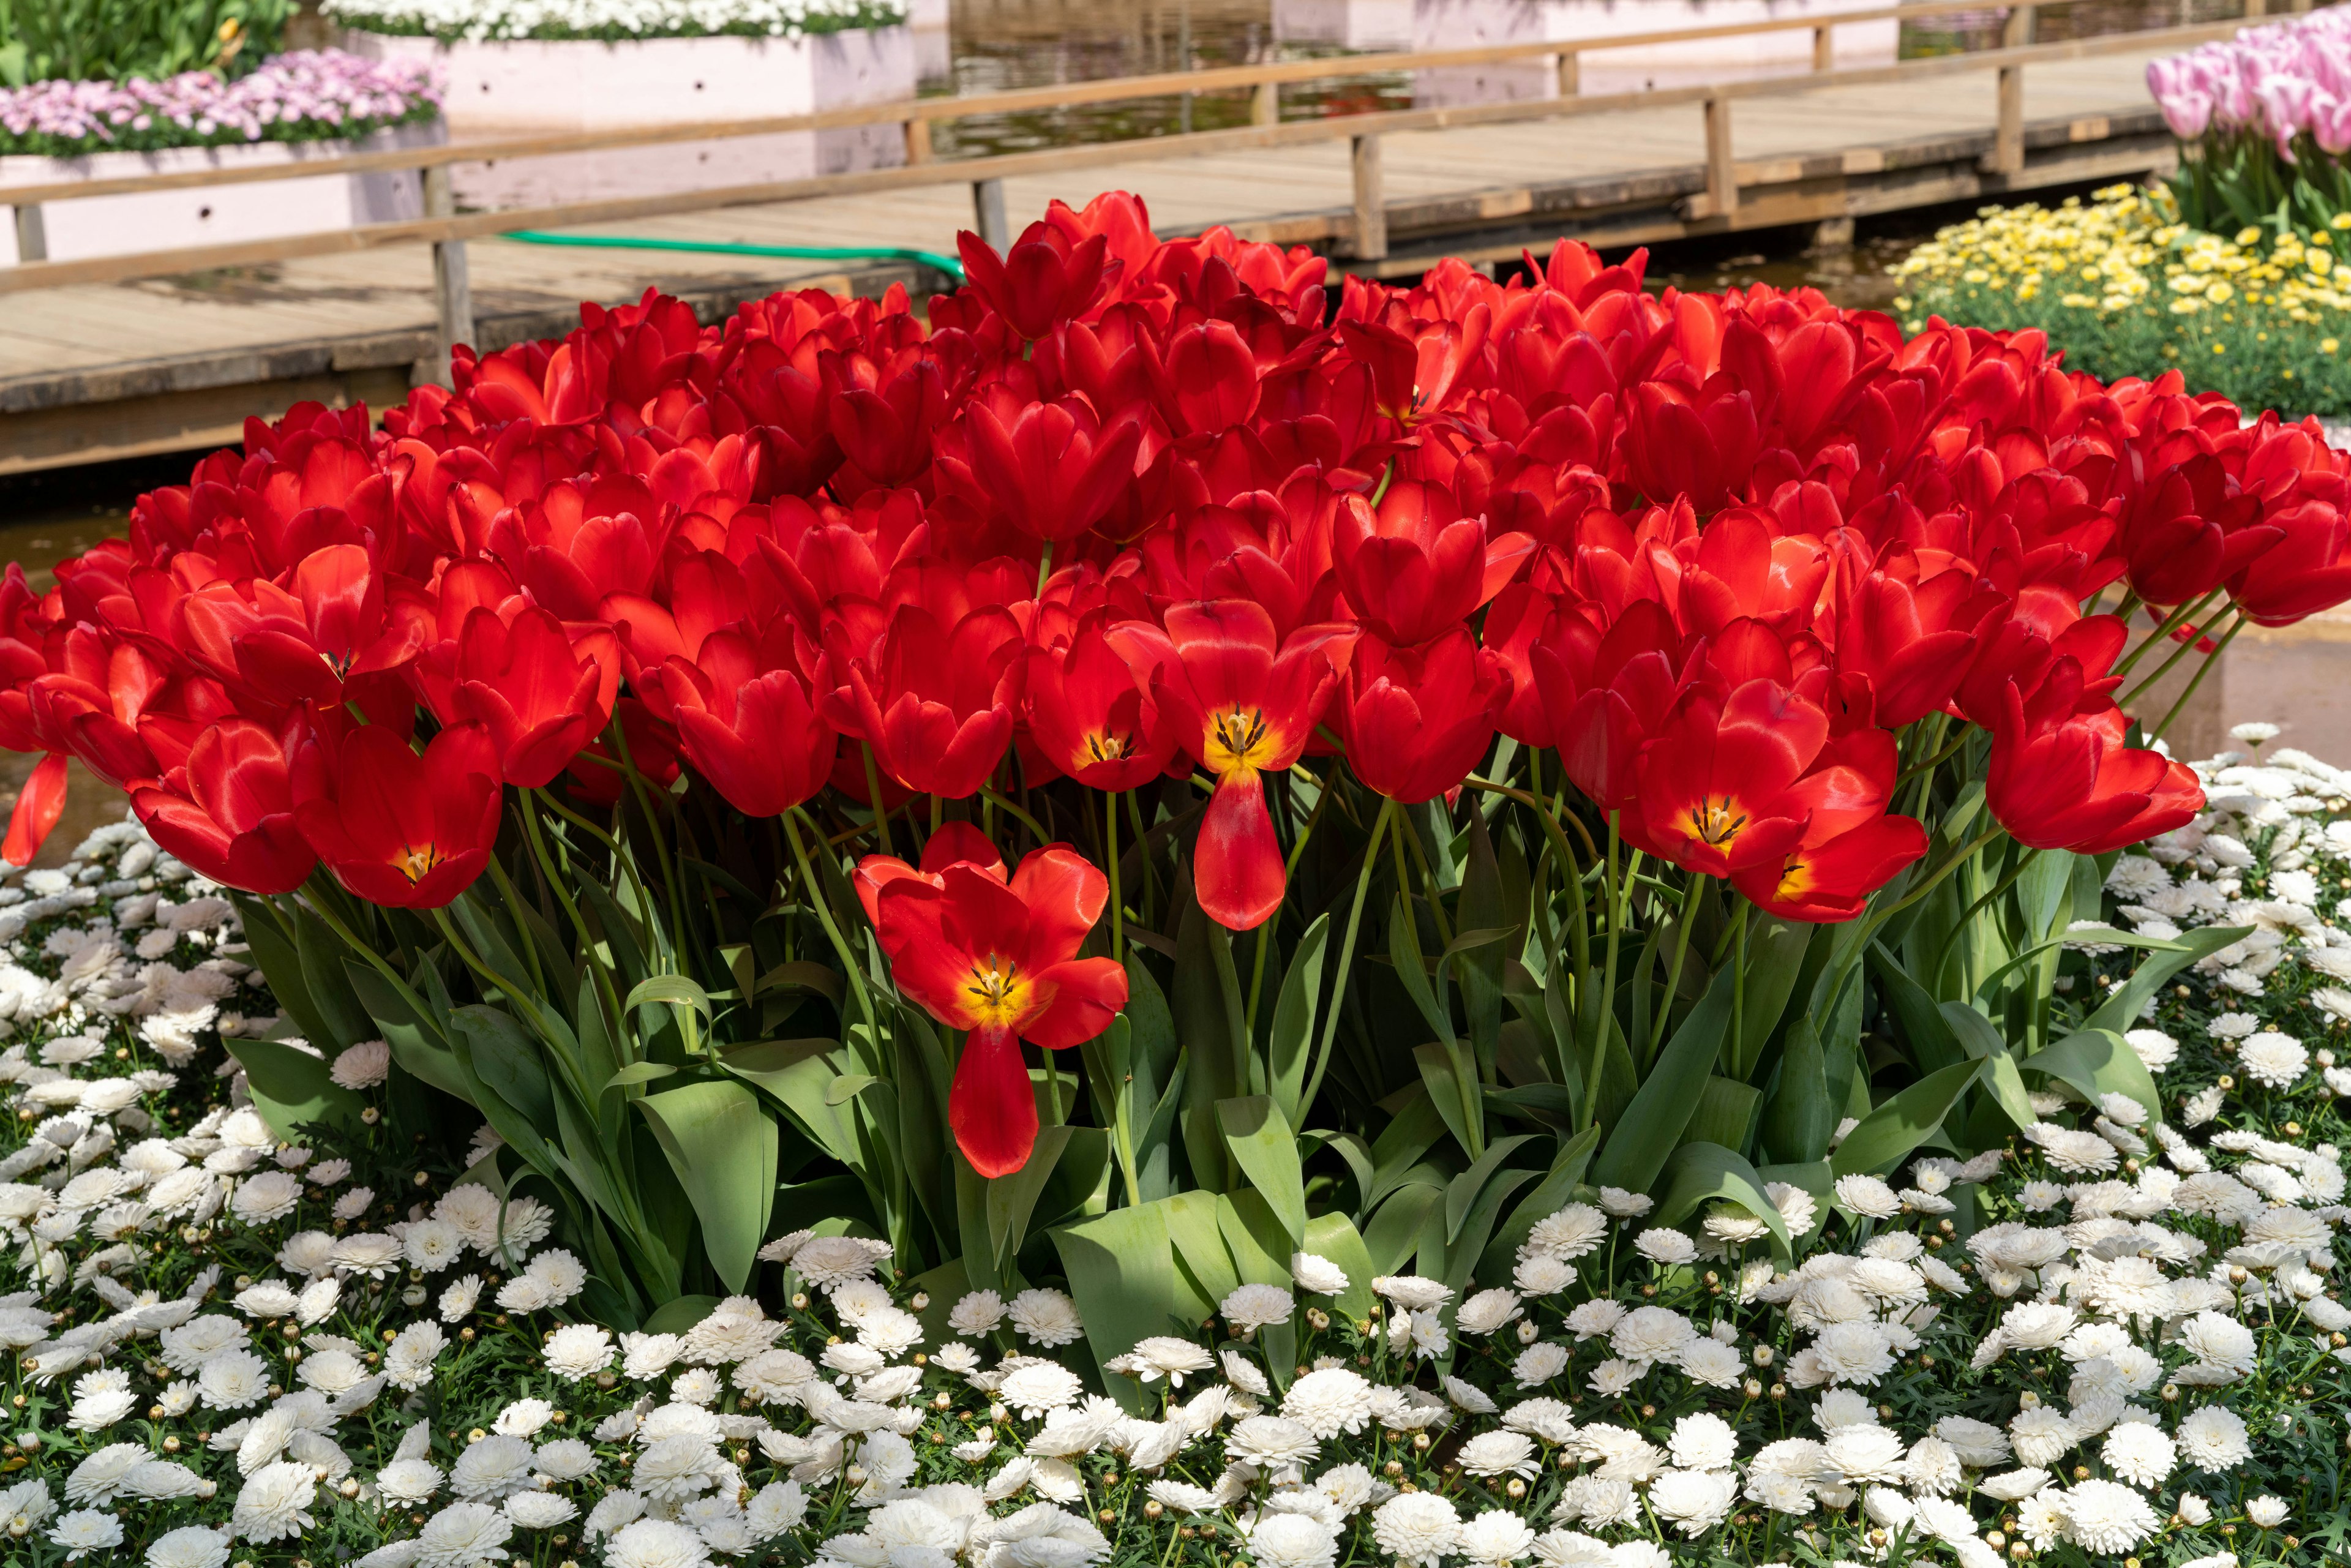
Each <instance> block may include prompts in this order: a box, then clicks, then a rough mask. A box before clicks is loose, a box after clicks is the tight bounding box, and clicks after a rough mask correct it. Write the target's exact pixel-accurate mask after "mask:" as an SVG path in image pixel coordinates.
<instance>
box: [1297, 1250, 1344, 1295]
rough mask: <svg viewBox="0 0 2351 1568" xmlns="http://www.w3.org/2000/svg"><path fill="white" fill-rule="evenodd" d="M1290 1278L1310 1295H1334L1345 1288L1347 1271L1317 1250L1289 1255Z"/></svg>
mask: <svg viewBox="0 0 2351 1568" xmlns="http://www.w3.org/2000/svg"><path fill="white" fill-rule="evenodd" d="M1290 1280H1291V1281H1292V1282H1293V1283H1294V1284H1296V1285H1297V1287H1298V1288H1299V1289H1300V1290H1301V1291H1305V1292H1306V1293H1307V1294H1308V1295H1310V1296H1335V1295H1338V1294H1340V1293H1342V1292H1343V1291H1345V1290H1346V1289H1347V1285H1348V1280H1347V1271H1346V1270H1344V1269H1342V1268H1340V1267H1339V1265H1337V1264H1336V1263H1333V1262H1332V1261H1331V1260H1329V1259H1328V1258H1325V1257H1323V1256H1322V1254H1320V1253H1317V1252H1293V1253H1291V1254H1290Z"/></svg>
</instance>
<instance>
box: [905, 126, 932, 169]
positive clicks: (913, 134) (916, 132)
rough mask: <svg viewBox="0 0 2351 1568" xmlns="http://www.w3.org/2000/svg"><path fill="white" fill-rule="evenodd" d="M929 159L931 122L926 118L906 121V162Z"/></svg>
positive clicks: (920, 161) (924, 161)
mask: <svg viewBox="0 0 2351 1568" xmlns="http://www.w3.org/2000/svg"><path fill="white" fill-rule="evenodd" d="M930 161H931V122H930V121H929V120H911V119H910V120H907V121H906V162H909V163H927V162H930Z"/></svg>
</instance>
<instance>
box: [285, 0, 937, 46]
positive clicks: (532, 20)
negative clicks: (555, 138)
mask: <svg viewBox="0 0 2351 1568" xmlns="http://www.w3.org/2000/svg"><path fill="white" fill-rule="evenodd" d="M322 9H323V10H324V11H325V13H326V14H327V15H328V16H331V17H333V18H334V19H335V20H336V21H337V22H340V24H342V25H343V26H346V27H351V28H356V29H357V30H359V31H360V32H364V33H388V34H400V35H405V36H408V37H420V36H421V37H429V38H440V39H443V40H444V41H450V42H455V41H458V40H464V41H465V42H468V43H481V42H484V41H493V42H495V41H500V40H505V39H511V38H602V39H616V38H693V37H707V36H710V35H713V34H739V35H746V36H749V37H771V38H797V37H800V36H801V35H802V34H806V33H837V32H844V31H847V30H849V29H851V28H855V27H888V26H896V25H897V24H899V23H902V22H904V20H905V19H906V11H905V7H904V5H900V4H898V3H897V0H326V4H325V5H324V6H323V7H322Z"/></svg>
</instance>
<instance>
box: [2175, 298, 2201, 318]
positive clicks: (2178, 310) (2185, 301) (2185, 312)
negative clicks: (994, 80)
mask: <svg viewBox="0 0 2351 1568" xmlns="http://www.w3.org/2000/svg"><path fill="white" fill-rule="evenodd" d="M2202 308H2204V303H2203V301H2202V300H2200V299H2198V298H2196V297H2195V296H2194V295H2189V294H2183V295H2181V296H2180V297H2179V298H2177V299H2175V300H2173V301H2172V302H2171V313H2172V314H2173V315H2174V316H2193V315H2195V314H2196V312H2198V311H2199V310H2201V309H2202Z"/></svg>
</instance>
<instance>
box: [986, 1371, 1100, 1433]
mask: <svg viewBox="0 0 2351 1568" xmlns="http://www.w3.org/2000/svg"><path fill="white" fill-rule="evenodd" d="M1083 1393H1085V1385H1083V1384H1081V1383H1080V1382H1079V1381H1078V1379H1077V1375H1075V1374H1074V1373H1072V1372H1071V1371H1069V1370H1068V1369H1067V1368H1066V1367H1062V1366H1060V1365H1057V1364H1054V1363H1052V1362H1050V1361H1025V1362H1023V1363H1021V1364H1019V1366H1016V1367H1014V1368H1013V1369H1012V1370H1011V1371H1010V1372H1008V1373H1006V1374H1005V1375H1004V1381H1003V1382H1002V1383H1000V1384H998V1385H997V1389H996V1396H997V1397H998V1399H1000V1400H1002V1401H1003V1402H1004V1403H1005V1404H1006V1405H1008V1406H1010V1407H1011V1408H1013V1409H1015V1410H1018V1411H1019V1412H1020V1414H1021V1415H1023V1416H1026V1417H1028V1418H1029V1420H1031V1421H1034V1420H1036V1419H1037V1418H1038V1417H1040V1416H1043V1415H1044V1414H1045V1413H1046V1412H1047V1411H1048V1410H1060V1409H1062V1408H1064V1407H1066V1406H1071V1405H1074V1404H1076V1403H1077V1402H1078V1398H1079V1396H1081V1395H1082V1394H1083Z"/></svg>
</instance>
